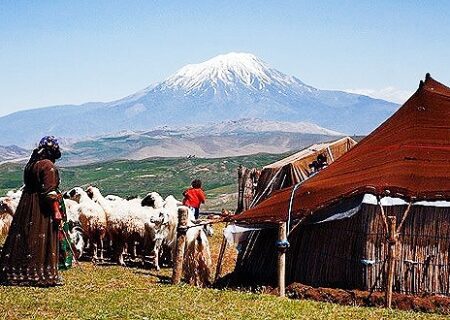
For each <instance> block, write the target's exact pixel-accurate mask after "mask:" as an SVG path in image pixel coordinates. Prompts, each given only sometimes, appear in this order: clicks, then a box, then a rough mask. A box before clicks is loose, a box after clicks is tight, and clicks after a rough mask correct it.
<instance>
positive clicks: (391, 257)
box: [385, 216, 397, 308]
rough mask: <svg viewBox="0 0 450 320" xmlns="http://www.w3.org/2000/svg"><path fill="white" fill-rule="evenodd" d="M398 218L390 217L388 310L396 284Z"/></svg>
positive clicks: (386, 300)
mask: <svg viewBox="0 0 450 320" xmlns="http://www.w3.org/2000/svg"><path fill="white" fill-rule="evenodd" d="M396 223H397V217H396V216H389V217H388V227H389V233H388V236H389V238H388V246H389V247H388V250H389V251H388V268H387V281H386V296H385V303H386V308H391V306H392V285H393V284H394V270H395V245H396V242H397V234H396V228H395V227H396Z"/></svg>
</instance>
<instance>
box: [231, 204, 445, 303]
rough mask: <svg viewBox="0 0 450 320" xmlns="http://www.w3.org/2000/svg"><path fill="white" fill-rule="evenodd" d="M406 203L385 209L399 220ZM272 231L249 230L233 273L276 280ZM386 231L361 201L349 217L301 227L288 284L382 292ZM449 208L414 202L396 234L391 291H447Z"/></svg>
mask: <svg viewBox="0 0 450 320" xmlns="http://www.w3.org/2000/svg"><path fill="white" fill-rule="evenodd" d="M405 209H406V206H395V207H385V211H386V214H387V215H396V216H397V221H398V222H397V223H398V224H399V223H400V221H401V218H402V215H403V212H404V211H405ZM276 236H277V230H276V229H265V230H261V231H257V232H252V235H251V236H250V238H249V239H248V241H247V243H246V244H245V245H244V246H243V250H242V251H241V252H240V254H239V257H238V263H237V265H236V273H237V275H239V276H243V277H245V278H246V279H247V280H248V279H252V281H255V282H256V283H260V284H271V285H275V283H276V249H275V241H276ZM385 239H386V233H385V230H384V226H383V224H382V219H381V215H380V212H379V208H378V207H377V206H374V205H367V204H364V205H362V207H361V210H360V211H359V212H358V213H357V214H356V215H354V216H353V217H351V218H349V219H343V220H339V221H332V222H327V223H320V224H313V225H305V226H301V227H299V228H297V229H295V230H294V231H293V232H292V233H291V234H290V235H289V241H290V243H291V248H290V249H289V251H288V256H287V265H286V277H287V283H291V282H301V283H304V284H307V285H312V286H316V287H317V286H323V287H336V288H345V289H363V290H369V289H372V288H373V289H375V290H383V289H384V287H385V285H384V281H385V280H384V270H385V267H386V265H385V260H386V255H387V251H386V242H385ZM449 253H450V208H439V207H422V206H413V207H412V209H411V211H410V214H409V216H408V217H407V219H406V220H405V224H404V226H403V228H402V231H401V232H400V237H399V241H398V246H397V264H396V269H395V276H394V291H396V292H402V293H412V294H420V293H436V294H445V295H450V281H449V279H450V273H449V264H450V259H449Z"/></svg>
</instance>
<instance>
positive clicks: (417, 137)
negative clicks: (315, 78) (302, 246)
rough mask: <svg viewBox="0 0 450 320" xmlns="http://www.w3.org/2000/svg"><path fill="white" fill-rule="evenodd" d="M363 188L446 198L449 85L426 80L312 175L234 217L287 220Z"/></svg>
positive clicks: (449, 155)
mask: <svg viewBox="0 0 450 320" xmlns="http://www.w3.org/2000/svg"><path fill="white" fill-rule="evenodd" d="M361 193H372V194H375V195H379V196H393V197H400V198H403V199H405V200H408V201H411V200H413V201H415V200H441V199H446V200H449V199H450V88H448V87H446V86H444V85H442V84H441V83H439V82H437V81H435V80H434V79H432V78H431V77H430V76H429V75H428V74H427V77H426V80H425V82H424V83H423V82H421V84H420V86H419V89H418V90H417V91H416V92H415V93H414V94H413V95H412V96H411V98H409V100H408V101H406V103H405V104H404V105H403V106H402V107H401V108H400V109H399V110H398V111H397V112H396V113H395V114H394V115H393V116H392V117H390V118H389V119H388V120H386V121H385V122H384V123H383V124H382V125H380V126H379V127H378V128H377V129H375V130H374V131H373V132H372V133H371V134H370V135H369V136H367V137H366V138H364V139H363V140H361V142H359V143H358V144H357V145H356V146H355V147H354V148H353V149H351V150H350V151H349V152H347V153H346V154H344V155H343V156H342V157H341V158H339V159H338V160H336V161H335V162H334V163H332V164H331V165H330V166H329V167H328V168H326V169H324V170H322V171H321V172H319V173H318V174H317V175H316V176H314V177H312V178H310V179H308V180H306V181H305V182H304V183H303V184H302V185H300V186H299V188H298V189H297V190H296V191H295V192H294V190H293V188H287V189H283V190H281V191H279V192H276V193H274V194H273V195H272V196H271V197H270V198H268V199H266V200H265V201H263V202H261V203H260V204H259V205H258V206H256V207H254V208H252V209H249V210H247V211H245V212H244V213H242V214H241V215H239V216H235V217H233V220H236V221H237V222H248V223H263V222H272V223H273V222H277V221H285V220H286V219H287V216H288V211H289V203H290V200H291V197H292V199H293V202H292V203H293V205H292V211H291V216H292V217H293V218H301V217H304V216H306V215H309V214H311V213H313V212H314V211H316V210H318V209H320V208H322V207H325V206H328V205H330V204H331V203H334V202H336V201H339V200H341V199H343V198H345V197H349V196H352V195H356V194H361Z"/></svg>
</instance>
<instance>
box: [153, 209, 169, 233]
mask: <svg viewBox="0 0 450 320" xmlns="http://www.w3.org/2000/svg"><path fill="white" fill-rule="evenodd" d="M150 222H151V223H153V224H154V225H155V230H157V231H158V230H161V229H162V228H163V227H164V226H166V225H168V224H169V214H168V213H167V212H165V211H161V212H160V213H159V215H158V216H157V217H151V218H150Z"/></svg>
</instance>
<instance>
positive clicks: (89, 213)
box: [64, 187, 107, 261]
mask: <svg viewBox="0 0 450 320" xmlns="http://www.w3.org/2000/svg"><path fill="white" fill-rule="evenodd" d="M64 198H69V199H71V200H74V201H76V202H78V207H77V213H78V216H79V221H80V224H81V226H82V228H83V230H84V231H85V232H86V235H87V237H88V239H89V243H90V244H91V245H92V247H93V260H94V261H97V260H98V249H99V247H100V260H103V240H104V238H105V235H106V227H107V222H106V213H105V210H103V208H102V207H101V206H100V205H99V204H97V203H95V202H94V201H93V200H92V199H90V198H89V196H88V195H87V193H86V192H85V191H84V190H83V189H82V188H80V187H75V188H73V189H71V190H69V191H68V192H66V193H65V194H64Z"/></svg>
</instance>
